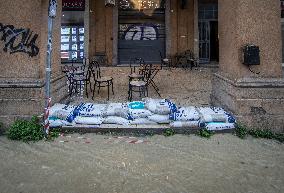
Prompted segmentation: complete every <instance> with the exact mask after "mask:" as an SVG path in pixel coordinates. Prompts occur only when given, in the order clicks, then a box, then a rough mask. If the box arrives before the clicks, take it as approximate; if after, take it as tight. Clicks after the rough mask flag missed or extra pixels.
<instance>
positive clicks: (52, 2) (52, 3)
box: [44, 0, 57, 136]
mask: <svg viewBox="0 0 284 193" xmlns="http://www.w3.org/2000/svg"><path fill="white" fill-rule="evenodd" d="M56 8H57V0H49V6H48V23H47V24H48V33H47V51H46V68H45V109H44V110H45V111H44V133H45V136H47V135H48V134H49V121H48V116H49V109H50V104H51V97H50V76H51V54H52V28H53V19H54V18H55V17H56Z"/></svg>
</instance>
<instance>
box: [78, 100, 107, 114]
mask: <svg viewBox="0 0 284 193" xmlns="http://www.w3.org/2000/svg"><path fill="white" fill-rule="evenodd" d="M106 108H107V105H106V104H94V103H81V104H79V105H78V106H77V107H76V108H75V110H74V112H73V114H74V116H75V117H76V116H86V117H94V116H103V115H104V113H105V110H106Z"/></svg>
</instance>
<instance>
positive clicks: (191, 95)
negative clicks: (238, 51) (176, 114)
mask: <svg viewBox="0 0 284 193" xmlns="http://www.w3.org/2000/svg"><path fill="white" fill-rule="evenodd" d="M217 70H218V69H217V68H196V69H193V70H184V69H181V68H173V69H171V70H168V69H163V70H161V71H159V73H158V74H157V76H156V77H155V78H154V81H155V83H156V84H157V86H158V87H159V89H160V94H161V97H162V98H168V99H171V100H173V101H174V102H175V103H176V104H178V105H198V106H200V105H208V104H209V103H210V93H211V89H212V85H211V79H212V76H213V73H214V72H216V71H217ZM101 71H102V73H101V74H102V76H112V77H113V78H114V95H112V93H110V101H111V102H124V101H127V96H128V74H129V73H130V69H129V67H104V68H102V70H101ZM88 92H89V98H87V97H86V95H85V96H84V98H82V97H75V96H73V97H72V98H71V99H69V101H70V102H71V103H79V102H82V101H86V102H87V101H88V102H95V103H105V102H107V100H106V99H107V88H101V90H100V94H98V93H97V92H96V93H95V97H94V100H92V99H91V97H90V95H92V93H91V92H90V90H89V91H88ZM149 97H151V98H159V96H158V94H157V93H156V92H155V90H154V89H153V88H152V87H150V89H149ZM133 100H139V96H138V94H137V93H136V96H134V99H133Z"/></svg>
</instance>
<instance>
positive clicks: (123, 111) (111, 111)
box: [105, 103, 128, 118]
mask: <svg viewBox="0 0 284 193" xmlns="http://www.w3.org/2000/svg"><path fill="white" fill-rule="evenodd" d="M105 116H118V117H123V118H127V117H128V105H127V103H109V104H108V105H107V108H106V111H105Z"/></svg>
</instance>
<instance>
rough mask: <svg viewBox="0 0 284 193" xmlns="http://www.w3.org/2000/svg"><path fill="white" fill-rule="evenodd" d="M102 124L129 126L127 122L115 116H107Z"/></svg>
mask: <svg viewBox="0 0 284 193" xmlns="http://www.w3.org/2000/svg"><path fill="white" fill-rule="evenodd" d="M103 123H104V124H118V125H129V120H127V119H125V118H122V117H117V116H108V117H105V118H104V121H103Z"/></svg>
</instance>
